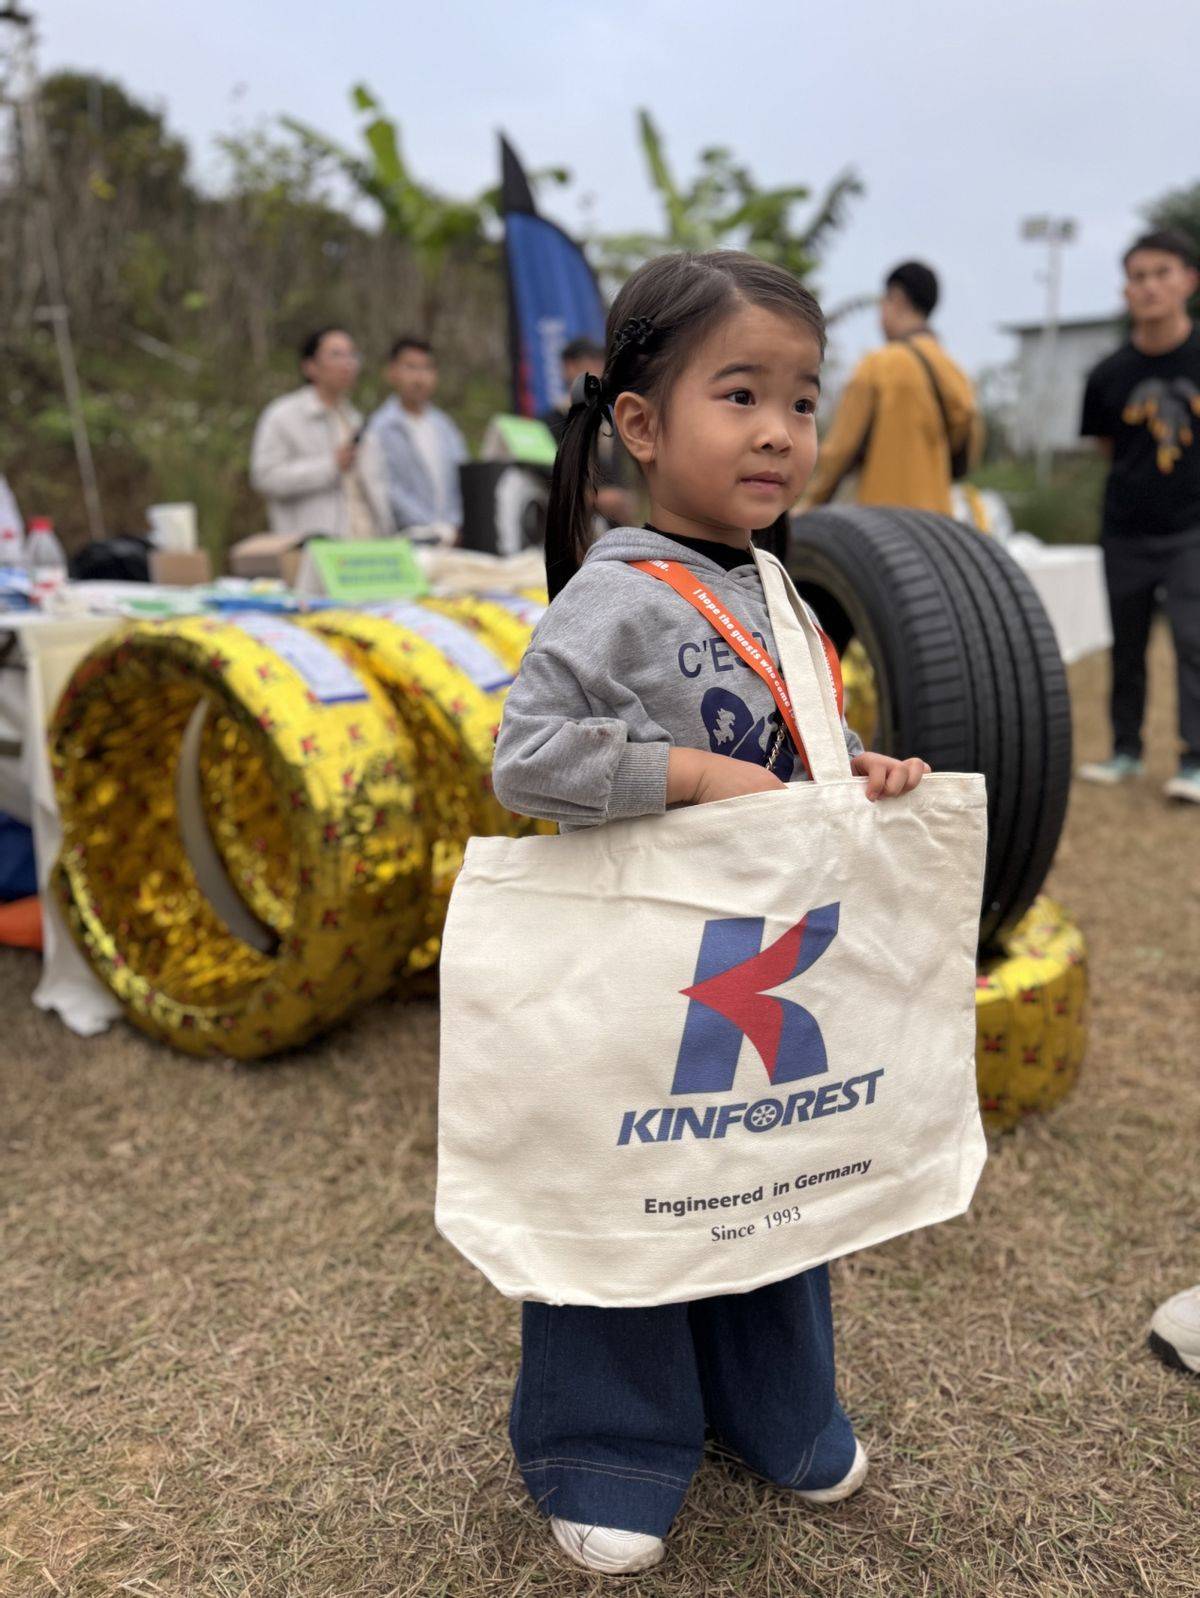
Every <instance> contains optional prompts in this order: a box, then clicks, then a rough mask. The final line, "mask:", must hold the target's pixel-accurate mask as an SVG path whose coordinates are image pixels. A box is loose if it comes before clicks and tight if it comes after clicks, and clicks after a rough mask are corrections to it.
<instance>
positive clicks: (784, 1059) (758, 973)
mask: <svg viewBox="0 0 1200 1598" xmlns="http://www.w3.org/2000/svg"><path fill="white" fill-rule="evenodd" d="M840 909H841V905H840V904H825V905H822V906H821V907H820V909H818V910H810V911H809V912H808V914H807V915H806V916H803V917H802V918H801V919H800V920H799V921H797V922H796V925H795V926H794V927H789V928H788V930H787V931H786V932H785V933H784V934H783V935H782V936H781V937H779V938H776V940H775V942H774V943H772V944H771V945H770V946H769V947H768V948H766V949H764V948H762V947H761V945H762V936H763V925H764V922H763V917H762V916H747V917H734V918H733V919H731V920H727V921H706V922H705V923H704V936H703V938H702V939H701V941H700V956H699V959H698V960H697V961H696V976H695V980H694V982H693V983H692V985H691V987H690V988H682V989H681V990H680V991H681V992H682V993H683V994H684V995H685V996H686V997H687V998H688V999H689V1000H690V1001H691V1002H690V1003H689V1005H688V1013H687V1020H686V1022H685V1023H684V1028H683V1040H682V1042H681V1043H680V1045H679V1058H678V1060H677V1061H676V1062H675V1080H674V1082H673V1083H672V1084H671V1092H672V1093H727V1092H729V1091H730V1090H731V1089H732V1087H733V1079H734V1076H735V1074H736V1072H737V1061H738V1054H739V1053H740V1052H741V1047H742V1038H743V1037H747V1038H749V1039H750V1042H751V1043H752V1044H753V1045H754V1047H755V1048H756V1049H757V1050H758V1053H759V1055H760V1056H761V1058H762V1063H763V1065H764V1066H765V1067H766V1071H767V1078H768V1080H769V1081H770V1082H772V1083H774V1084H776V1085H778V1084H779V1083H781V1082H796V1081H798V1080H799V1079H800V1078H801V1077H806V1076H818V1075H819V1074H820V1073H821V1072H822V1071H825V1070H827V1069H828V1060H827V1058H826V1054H825V1040H824V1038H823V1037H822V1036H821V1028H820V1027H819V1026H818V1025H817V1022H816V1020H815V1018H814V1017H813V1016H812V1015H810V1013H809V1012H808V1011H807V1010H806V1009H804V1007H803V1006H802V1005H799V1004H796V1003H795V1002H794V1001H793V1000H791V999H779V998H775V997H773V996H772V994H771V992H770V990H771V989H772V988H777V987H779V986H780V985H781V984H782V983H784V982H789V981H790V980H791V979H792V978H793V977H798V976H799V975H800V974H801V972H804V971H807V970H808V969H809V967H810V966H812V965H814V964H815V963H816V962H817V961H818V960H819V959H820V958H821V956H822V955H823V954H824V953H825V950H826V949H827V948H828V947H829V945H830V944H831V943H832V942H833V940H834V938H835V937H837V930H838V912H839V911H840ZM681 1113H682V1112H681Z"/></svg>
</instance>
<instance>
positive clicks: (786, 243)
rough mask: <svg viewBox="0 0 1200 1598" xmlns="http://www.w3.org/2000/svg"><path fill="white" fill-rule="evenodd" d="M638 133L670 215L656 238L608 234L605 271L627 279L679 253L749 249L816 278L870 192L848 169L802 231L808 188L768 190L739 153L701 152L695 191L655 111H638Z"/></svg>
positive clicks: (653, 235)
mask: <svg viewBox="0 0 1200 1598" xmlns="http://www.w3.org/2000/svg"><path fill="white" fill-rule="evenodd" d="M638 134H639V137H640V140H641V145H642V151H643V153H644V155H645V158H646V166H647V169H648V171H649V174H650V181H651V183H652V184H653V186H654V189H655V192H656V193H657V195H658V197H659V199H660V201H661V202H662V208H663V227H662V230H661V231H660V232H656V233H625V234H613V235H608V236H606V237H604V238H602V239H600V240H599V241H598V242H599V248H600V252H601V270H602V271H603V272H604V274H605V275H606V276H607V277H609V278H610V279H617V280H620V279H621V278H624V277H625V276H627V275H628V274H629V272H631V271H632V270H633V269H634V267H636V266H638V265H639V264H640V263H641V262H642V261H645V260H648V259H649V258H650V257H652V256H654V255H662V254H664V253H665V252H669V251H671V250H713V249H743V250H749V251H750V252H751V254H753V255H757V256H759V257H761V258H762V259H763V260H765V261H774V262H776V263H777V264H778V265H780V266H783V267H786V268H787V270H788V271H789V272H792V273H794V274H795V275H796V276H797V277H799V278H808V277H811V275H812V273H813V272H814V271H815V270H816V268H817V265H818V263H819V261H820V257H821V254H822V251H823V250H824V248H825V245H826V244H827V242H828V240H829V237H830V235H831V234H833V233H834V232H836V231H837V229H838V228H839V227H841V226H842V225H843V223H844V222H845V218H846V212H847V208H848V206H849V204H850V202H851V200H852V199H854V198H855V197H856V196H858V195H860V194H862V193H863V184H862V180H861V179H860V178H859V177H858V175H857V173H855V172H853V171H851V170H849V169H848V170H846V171H845V172H842V173H841V174H839V176H838V177H836V178H835V179H834V181H833V182H832V183H831V184H830V185H829V187H828V189H826V191H825V193H824V194H823V195H822V196H821V198H820V200H819V201H818V202H817V204H816V207H815V209H814V210H813V211H812V213H811V214H810V216H809V217H808V218H807V220H806V221H805V222H804V223H803V224H801V225H799V226H796V225H795V224H794V223H793V220H792V213H793V209H794V207H795V206H797V205H800V204H802V203H803V202H805V201H807V200H810V199H811V198H812V191H811V189H809V188H808V187H806V186H804V185H802V184H791V185H788V186H786V187H784V188H778V189H763V188H760V187H759V186H758V184H757V183H756V182H755V181H754V178H753V176H752V174H751V172H750V170H749V168H748V167H746V166H744V165H742V164H741V163H740V162H738V161H736V160H735V159H734V156H733V153H732V151H730V150H728V149H726V148H725V147H724V146H714V147H712V148H710V149H707V150H702V151H701V152H700V170H699V172H698V173H697V175H696V177H695V178H694V179H693V180H692V182H691V183H690V185H688V186H687V187H684V186H682V185H681V184H680V183H679V182H678V180H677V179H676V177H675V175H674V173H673V172H672V170H671V167H670V164H669V162H668V160H667V156H666V151H665V149H664V147H663V141H662V136H661V134H660V133H659V131H658V128H657V127H656V126H655V123H654V119H653V118H652V117H651V115H650V113H649V112H648V111H645V110H642V111H639V112H638Z"/></svg>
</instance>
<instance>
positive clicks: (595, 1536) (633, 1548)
mask: <svg viewBox="0 0 1200 1598" xmlns="http://www.w3.org/2000/svg"><path fill="white" fill-rule="evenodd" d="M550 1530H551V1531H552V1532H553V1533H554V1540H555V1542H556V1543H557V1544H558V1546H559V1547H560V1548H561V1549H562V1551H563V1553H564V1554H566V1555H567V1556H568V1557H569V1558H571V1559H573V1560H574V1561H575V1563H576V1564H577V1565H582V1566H583V1567H584V1569H585V1570H599V1571H602V1572H603V1573H604V1574H605V1575H606V1576H624V1575H628V1574H630V1573H631V1572H633V1571H635V1570H649V1569H650V1567H651V1565H657V1564H658V1562H659V1560H660V1559H661V1558H662V1556H663V1555H664V1554H665V1553H666V1549H665V1548H664V1547H663V1540H662V1538H661V1537H651V1536H650V1535H649V1534H648V1533H647V1532H644V1531H619V1530H618V1529H617V1527H615V1526H585V1525H584V1524H583V1523H582V1522H581V1521H578V1520H561V1519H560V1518H559V1517H558V1516H557V1515H551V1517H550Z"/></svg>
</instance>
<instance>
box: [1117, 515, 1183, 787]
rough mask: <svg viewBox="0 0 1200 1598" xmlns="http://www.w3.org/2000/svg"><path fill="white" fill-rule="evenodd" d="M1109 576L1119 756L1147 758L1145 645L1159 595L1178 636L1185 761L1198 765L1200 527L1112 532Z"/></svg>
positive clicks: (1173, 631) (1177, 657)
mask: <svg viewBox="0 0 1200 1598" xmlns="http://www.w3.org/2000/svg"><path fill="white" fill-rule="evenodd" d="M1104 576H1105V580H1106V581H1107V583H1108V605H1109V611H1110V614H1111V616H1112V635H1113V644H1112V724H1113V752H1114V754H1118V755H1132V756H1134V757H1135V758H1140V757H1141V753H1142V718H1143V716H1144V714H1145V709H1146V645H1147V643H1148V642H1149V638H1150V623H1151V622H1152V621H1153V619H1154V611H1155V607H1156V605H1157V603H1158V599H1159V595H1160V593H1161V595H1162V599H1163V608H1164V609H1165V611H1166V613H1167V619H1168V621H1169V622H1170V624H1171V634H1172V637H1173V638H1174V641H1175V667H1176V671H1177V673H1178V677H1179V735H1180V737H1181V738H1182V740H1183V764H1185V765H1200V530H1197V531H1196V532H1194V533H1176V534H1171V535H1170V536H1167V537H1146V538H1107V539H1105V541H1104Z"/></svg>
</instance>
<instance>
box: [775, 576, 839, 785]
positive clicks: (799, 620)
mask: <svg viewBox="0 0 1200 1598" xmlns="http://www.w3.org/2000/svg"><path fill="white" fill-rule="evenodd" d="M751 554H752V555H753V556H754V564H755V565H756V566H757V567H758V575H759V578H760V579H761V581H762V585H763V594H764V595H765V597H766V601H767V613H768V615H769V616H770V618H771V631H772V632H773V633H774V634H775V648H776V649H777V650H778V651H779V664H780V665H781V666H782V667H783V678H784V681H785V682H786V683H787V687H788V693H789V694H790V695H791V698H792V709H793V712H794V713H795V717H796V723H797V725H798V726H799V728H800V736H801V737H802V738H803V739H804V751H805V753H806V755H807V756H808V767H809V772H810V774H811V776H812V779H813V781H814V782H836V781H838V780H839V779H842V778H846V777H849V776H850V775H851V771H850V756H849V754H848V752H847V750H846V737H845V734H844V733H843V731H842V718H841V716H840V715H839V714H838V708H837V698H836V695H835V691H834V685H833V674H832V672H831V671H830V669H829V662H828V660H827V659H826V658H825V649H824V646H823V644H822V642H821V636H820V634H819V633H818V632H817V629H816V628H815V627H814V626H813V624H812V621H811V619H810V618H809V615H808V612H807V610H805V608H804V601H803V600H802V599H801V598H800V595H799V594H798V593H797V592H796V586H795V584H794V583H793V582H792V579H791V578H790V577H789V576H788V574H787V570H786V568H785V567H784V565H783V564H782V562H781V561H779V560H777V559H776V557H775V556H774V555H769V554H768V553H767V552H766V550H763V549H756V548H754V547H753V546H751Z"/></svg>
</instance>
